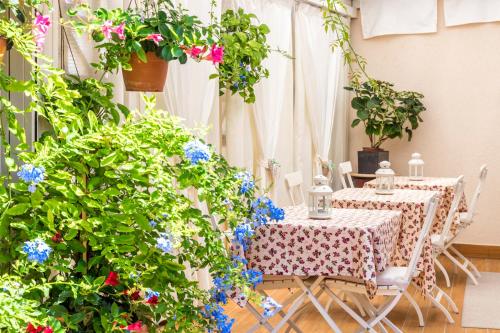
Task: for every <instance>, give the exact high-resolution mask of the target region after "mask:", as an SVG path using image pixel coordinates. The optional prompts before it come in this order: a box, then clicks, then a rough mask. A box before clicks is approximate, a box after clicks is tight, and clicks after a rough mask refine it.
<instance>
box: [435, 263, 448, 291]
mask: <svg viewBox="0 0 500 333" xmlns="http://www.w3.org/2000/svg"><path fill="white" fill-rule="evenodd" d="M434 263H435V264H436V266H437V267H438V268H439V270H440V271H441V272H442V273H443V275H444V278H445V280H446V287H448V288H450V287H451V283H450V276H449V275H448V272H447V271H446V268H444V266H443V264H442V263H441V262H440V261H439V260H438V258H437V257H436V258H434Z"/></svg>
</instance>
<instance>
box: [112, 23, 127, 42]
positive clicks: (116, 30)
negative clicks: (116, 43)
mask: <svg viewBox="0 0 500 333" xmlns="http://www.w3.org/2000/svg"><path fill="white" fill-rule="evenodd" d="M113 32H114V33H115V34H117V35H118V38H120V39H121V40H124V39H125V22H123V23H121V24H120V25H119V26H117V27H114V28H113Z"/></svg>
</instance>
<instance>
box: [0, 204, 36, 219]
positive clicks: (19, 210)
mask: <svg viewBox="0 0 500 333" xmlns="http://www.w3.org/2000/svg"><path fill="white" fill-rule="evenodd" d="M30 207H31V204H29V203H20V204H17V205H14V206H12V207H10V208H9V209H7V212H6V213H7V215H9V216H17V215H22V214H24V213H26V212H27V211H28V209H29V208H30Z"/></svg>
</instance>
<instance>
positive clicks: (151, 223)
mask: <svg viewBox="0 0 500 333" xmlns="http://www.w3.org/2000/svg"><path fill="white" fill-rule="evenodd" d="M149 225H150V226H151V227H152V228H154V227H156V226H157V225H158V223H156V222H155V221H153V220H151V221H149Z"/></svg>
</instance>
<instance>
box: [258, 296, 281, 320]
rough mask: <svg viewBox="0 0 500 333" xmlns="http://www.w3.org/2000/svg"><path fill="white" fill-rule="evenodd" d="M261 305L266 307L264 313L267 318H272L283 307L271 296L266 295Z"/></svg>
mask: <svg viewBox="0 0 500 333" xmlns="http://www.w3.org/2000/svg"><path fill="white" fill-rule="evenodd" d="M261 306H262V308H263V309H264V313H263V314H262V315H263V316H264V317H266V318H271V317H272V316H274V315H275V314H276V313H277V312H278V311H280V310H281V308H282V306H281V304H279V303H278V302H276V301H275V300H274V299H273V298H271V297H266V298H265V299H264V301H262V304H261Z"/></svg>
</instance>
